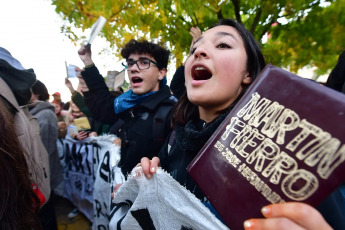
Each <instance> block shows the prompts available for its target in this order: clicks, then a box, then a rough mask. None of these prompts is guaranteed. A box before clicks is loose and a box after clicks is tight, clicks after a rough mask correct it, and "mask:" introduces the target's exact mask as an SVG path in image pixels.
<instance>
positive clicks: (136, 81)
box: [132, 77, 143, 84]
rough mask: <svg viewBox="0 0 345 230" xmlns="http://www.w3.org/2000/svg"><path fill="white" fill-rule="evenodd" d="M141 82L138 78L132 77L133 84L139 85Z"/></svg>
mask: <svg viewBox="0 0 345 230" xmlns="http://www.w3.org/2000/svg"><path fill="white" fill-rule="evenodd" d="M142 81H143V79H141V78H140V77H132V83H133V84H136V83H140V82H142Z"/></svg>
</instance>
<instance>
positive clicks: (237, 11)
mask: <svg viewBox="0 0 345 230" xmlns="http://www.w3.org/2000/svg"><path fill="white" fill-rule="evenodd" d="M232 3H233V4H234V11H235V16H236V20H237V22H239V23H241V24H242V19H241V14H240V11H241V7H240V0H232Z"/></svg>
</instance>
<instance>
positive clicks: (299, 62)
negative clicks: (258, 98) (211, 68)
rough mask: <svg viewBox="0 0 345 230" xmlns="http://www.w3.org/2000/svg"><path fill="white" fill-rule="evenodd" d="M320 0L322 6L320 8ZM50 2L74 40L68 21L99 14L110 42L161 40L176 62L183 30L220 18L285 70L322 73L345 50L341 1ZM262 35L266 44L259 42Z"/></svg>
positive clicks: (83, 23) (185, 37)
mask: <svg viewBox="0 0 345 230" xmlns="http://www.w3.org/2000/svg"><path fill="white" fill-rule="evenodd" d="M321 2H322V3H328V6H320V3H321ZM52 4H53V5H55V6H56V12H57V13H58V14H59V15H61V16H62V17H63V19H64V20H65V21H66V22H69V24H66V25H64V26H63V27H62V31H63V32H64V33H65V34H66V35H67V36H68V37H69V38H70V39H71V40H72V41H74V42H76V41H78V39H80V38H78V37H77V36H76V35H75V34H74V33H73V31H72V29H71V25H73V26H74V27H77V28H82V29H87V28H89V27H91V25H92V24H93V23H94V22H95V21H96V20H97V18H98V17H99V16H100V15H102V16H103V17H105V18H106V19H107V23H106V25H105V27H104V29H103V31H102V36H104V37H105V38H106V39H107V40H108V41H109V42H110V43H111V45H112V46H114V45H116V46H117V47H122V46H123V45H124V44H125V43H126V42H128V41H129V40H130V39H132V38H135V39H138V38H141V37H143V38H146V39H148V40H153V41H156V42H159V43H161V44H166V45H167V46H168V47H169V48H170V50H171V51H172V54H173V58H175V59H176V65H180V64H181V62H182V60H183V57H184V56H186V55H187V53H188V51H189V48H190V44H191V40H192V38H191V36H190V34H189V29H190V28H191V27H192V26H198V27H199V28H200V29H201V30H202V31H204V30H206V29H207V28H209V27H210V26H211V25H212V24H214V23H216V22H217V21H218V20H219V19H221V18H233V19H236V20H237V21H239V22H241V23H243V24H244V25H245V26H246V28H247V29H248V30H250V31H251V33H252V34H253V35H254V36H255V38H256V39H257V40H258V41H259V43H260V45H261V47H262V50H263V52H264V55H265V58H266V60H267V62H270V63H272V64H275V65H277V66H280V67H286V68H289V69H290V70H291V71H297V70H298V69H299V68H301V67H303V66H307V65H309V66H316V67H318V73H319V74H322V73H325V72H327V71H329V70H330V69H331V68H333V67H334V65H335V63H336V60H337V58H338V55H339V53H340V52H341V51H342V50H343V49H344V48H345V40H344V39H343V37H342V34H343V32H344V31H345V30H344V25H345V16H344V15H345V14H344V13H343V12H345V0H337V1H335V0H324V1H321V0H304V1H300V0H243V1H240V0H233V1H225V0H222V1H215V0H208V1H205V0H193V1H187V0H83V1H82V0H52ZM276 22H281V23H276ZM273 23H275V24H273ZM272 24H273V25H275V26H272ZM267 34H269V36H270V38H269V39H268V42H267V43H264V44H261V41H262V38H263V37H264V36H265V35H267ZM119 53H120V52H118V54H119Z"/></svg>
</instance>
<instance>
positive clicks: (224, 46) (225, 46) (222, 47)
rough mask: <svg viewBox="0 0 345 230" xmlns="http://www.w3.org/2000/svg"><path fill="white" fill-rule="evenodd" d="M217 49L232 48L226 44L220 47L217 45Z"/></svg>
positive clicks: (221, 44)
mask: <svg viewBox="0 0 345 230" xmlns="http://www.w3.org/2000/svg"><path fill="white" fill-rule="evenodd" d="M217 48H221V49H224V48H231V46H229V45H228V44H226V43H220V44H219V45H217Z"/></svg>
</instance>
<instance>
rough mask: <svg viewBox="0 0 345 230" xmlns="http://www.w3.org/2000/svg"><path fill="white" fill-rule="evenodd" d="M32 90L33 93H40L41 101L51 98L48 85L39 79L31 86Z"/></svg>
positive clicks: (39, 98)
mask: <svg viewBox="0 0 345 230" xmlns="http://www.w3.org/2000/svg"><path fill="white" fill-rule="evenodd" d="M31 91H32V93H33V94H36V95H38V100H40V101H47V100H49V93H48V89H47V87H46V86H45V85H44V84H43V82H41V81H40V80H37V81H36V82H35V84H34V85H33V86H32V87H31Z"/></svg>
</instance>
